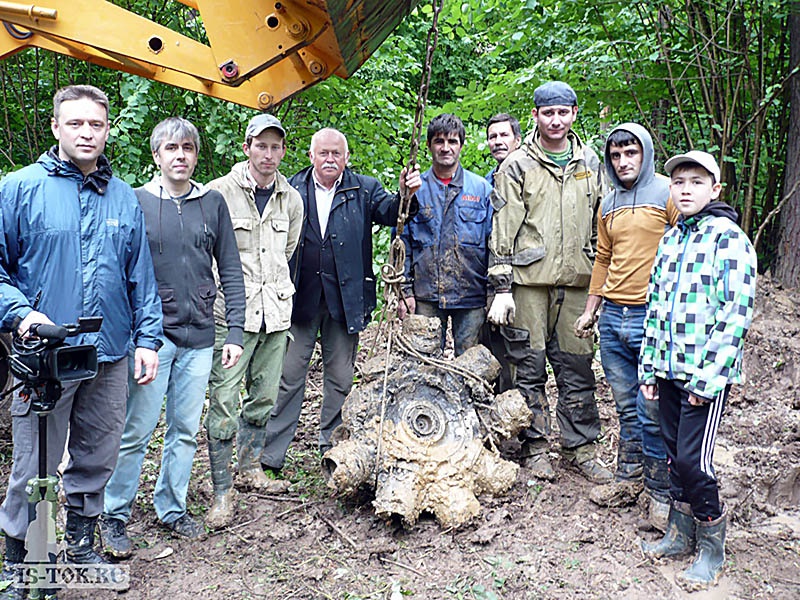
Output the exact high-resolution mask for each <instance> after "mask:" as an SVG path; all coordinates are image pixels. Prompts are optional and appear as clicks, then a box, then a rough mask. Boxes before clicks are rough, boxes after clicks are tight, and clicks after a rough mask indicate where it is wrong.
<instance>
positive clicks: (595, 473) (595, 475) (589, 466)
mask: <svg viewBox="0 0 800 600" xmlns="http://www.w3.org/2000/svg"><path fill="white" fill-rule="evenodd" d="M561 455H562V456H563V457H564V458H565V459H566V460H567V462H568V463H569V464H570V466H572V467H573V468H574V469H575V470H577V471H578V472H579V473H580V474H581V475H583V476H584V477H585V478H586V479H588V480H589V481H591V482H592V483H609V482H611V481H613V480H614V476H613V475H612V474H611V471H609V470H608V469H606V468H605V467H604V466H603V465H601V464H600V463H599V462H597V452H596V450H595V447H594V444H592V443H589V444H584V445H583V446H578V447H577V448H562V449H561Z"/></svg>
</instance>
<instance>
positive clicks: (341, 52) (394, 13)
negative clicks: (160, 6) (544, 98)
mask: <svg viewBox="0 0 800 600" xmlns="http://www.w3.org/2000/svg"><path fill="white" fill-rule="evenodd" d="M178 1H179V2H180V3H181V4H184V5H186V6H188V7H190V8H191V9H193V10H194V19H195V20H196V23H197V24H198V25H201V26H202V28H203V29H204V30H205V37H206V38H207V40H208V41H207V43H202V42H200V41H196V40H194V39H192V38H189V37H187V36H185V35H183V34H181V33H178V32H176V31H173V30H172V29H169V28H168V27H164V26H162V25H159V24H157V23H154V22H153V21H151V20H149V19H147V18H145V17H143V16H140V15H137V14H135V13H133V12H131V11H129V10H126V9H124V8H122V7H121V6H117V5H115V4H112V3H111V2H107V1H105V0H41V3H38V4H29V3H26V2H14V1H2V0H0V21H2V22H3V25H4V27H2V28H0V59H2V58H6V57H8V56H11V55H12V54H15V53H16V52H19V51H20V50H24V49H25V48H30V47H38V48H44V49H47V50H51V51H53V52H58V53H61V54H65V55H68V56H72V57H74V58H77V59H80V60H86V61H89V62H91V63H95V64H98V65H102V66H104V67H110V68H112V69H118V70H121V71H125V72H128V73H133V74H135V75H140V76H142V77H147V78H149V79H154V80H156V81H161V82H163V83H167V84H169V85H174V86H177V87H181V88H184V89H187V90H193V91H195V92H199V93H201V94H206V95H208V96H214V97H215V98H220V99H223V100H227V101H230V102H234V103H236V104H241V105H243V106H249V107H252V108H258V109H260V110H267V109H270V108H274V107H275V106H276V105H278V104H279V103H281V102H282V101H284V100H286V99H287V98H290V97H291V96H293V95H294V94H296V93H298V92H300V91H302V90H304V89H306V88H308V87H310V86H312V85H314V84H315V83H317V82H319V81H321V80H323V79H325V78H327V77H330V76H331V75H337V76H339V77H342V78H347V77H349V76H350V75H352V74H353V73H354V72H355V70H356V69H358V67H360V66H361V65H362V64H363V63H364V61H365V60H366V59H367V58H368V57H369V56H370V55H371V54H372V53H373V52H374V51H375V50H376V49H377V48H378V46H380V44H381V43H382V42H383V41H384V40H385V39H386V38H387V37H388V36H389V34H390V33H391V32H392V31H393V30H394V29H395V28H396V27H397V25H398V24H399V23H400V21H401V20H402V19H403V18H404V17H405V16H407V15H408V13H409V12H410V11H411V10H412V9H413V8H414V6H415V5H416V4H418V2H419V0H327V1H325V0H304V1H300V0H281V1H280V2H275V1H267V0H178Z"/></svg>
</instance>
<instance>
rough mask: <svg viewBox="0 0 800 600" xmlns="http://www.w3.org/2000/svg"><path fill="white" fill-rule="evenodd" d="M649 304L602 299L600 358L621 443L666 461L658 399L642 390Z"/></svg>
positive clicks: (645, 454)
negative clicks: (649, 399)
mask: <svg viewBox="0 0 800 600" xmlns="http://www.w3.org/2000/svg"><path fill="white" fill-rule="evenodd" d="M645 311H646V307H645V306H644V305H642V306H623V305H621V304H615V303H614V302H610V301H609V300H603V311H602V312H601V313H600V322H599V329H600V360H601V361H602V363H603V371H604V372H605V375H606V380H607V381H608V384H609V385H610V386H611V393H612V394H613V396H614V403H615V404H616V407H617V415H618V417H619V439H620V446H621V447H622V446H623V445H624V444H630V445H632V446H635V447H637V448H639V447H640V448H641V450H640V452H641V453H643V454H644V456H648V457H651V458H655V459H659V460H664V459H665V458H666V450H665V449H664V441H663V439H662V437H661V430H660V428H659V422H658V402H647V401H646V400H645V399H644V396H642V393H641V391H640V390H639V372H638V367H639V351H640V349H641V346H642V337H643V336H644V318H645Z"/></svg>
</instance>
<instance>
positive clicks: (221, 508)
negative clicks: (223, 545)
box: [206, 437, 236, 529]
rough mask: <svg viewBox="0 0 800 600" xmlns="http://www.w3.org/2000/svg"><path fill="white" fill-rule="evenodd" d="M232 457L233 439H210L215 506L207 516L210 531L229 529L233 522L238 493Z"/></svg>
mask: <svg viewBox="0 0 800 600" xmlns="http://www.w3.org/2000/svg"><path fill="white" fill-rule="evenodd" d="M232 457H233V438H231V439H229V440H218V439H215V438H211V437H209V438H208V458H209V461H210V463H211V481H212V482H213V484H214V504H213V505H212V506H211V508H210V509H209V511H208V514H206V525H207V526H208V527H209V528H210V529H221V528H222V527H227V526H228V525H230V523H231V521H232V520H233V512H234V507H235V504H236V500H235V498H236V492H235V491H234V489H233V476H232V475H231V459H232Z"/></svg>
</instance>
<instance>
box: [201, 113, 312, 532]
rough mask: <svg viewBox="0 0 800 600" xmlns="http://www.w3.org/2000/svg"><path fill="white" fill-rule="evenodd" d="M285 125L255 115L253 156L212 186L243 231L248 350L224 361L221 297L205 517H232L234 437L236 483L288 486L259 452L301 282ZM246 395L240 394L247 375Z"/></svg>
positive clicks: (216, 522) (249, 136)
mask: <svg viewBox="0 0 800 600" xmlns="http://www.w3.org/2000/svg"><path fill="white" fill-rule="evenodd" d="M285 138H286V132H285V131H284V129H283V126H282V125H281V123H280V121H279V120H278V119H276V118H275V117H274V116H272V115H268V114H260V115H257V116H255V117H253V118H252V119H251V120H250V123H249V124H248V126H247V130H246V133H245V142H244V144H243V146H242V148H243V150H244V153H245V154H246V155H247V158H248V160H246V161H244V162H240V163H238V164H236V165H234V166H233V168H232V169H231V172H230V173H228V174H227V175H225V176H223V177H220V178H219V179H216V180H214V181H212V182H211V183H210V184H209V187H211V188H213V189H216V190H219V191H220V192H221V193H222V195H223V196H224V197H225V201H226V202H227V204H228V209H229V211H230V214H231V221H232V222H233V228H234V231H235V233H236V242H237V244H238V246H239V254H240V257H241V261H242V271H243V273H244V283H245V292H246V294H247V307H246V314H245V325H244V354H243V355H242V358H241V360H240V361H239V363H238V364H237V365H236V367H234V368H231V369H223V368H222V360H221V359H222V356H221V352H222V343H223V342H224V340H225V335H226V327H225V324H224V323H225V321H224V320H223V317H224V308H225V300H224V298H221V297H218V298H217V301H216V303H215V305H214V313H215V318H216V324H217V325H216V329H217V345H216V346H215V351H214V364H213V367H212V370H211V378H210V379H209V409H208V416H207V419H206V431H207V433H208V453H209V457H210V460H211V478H212V481H213V483H214V504H213V506H212V507H211V509H210V510H209V512H208V515H207V516H206V524H207V525H208V526H209V527H211V528H212V529H214V528H220V527H224V526H226V525H228V524H229V523H230V521H231V519H232V517H233V507H234V494H235V492H234V489H233V477H232V475H231V467H230V464H231V456H232V452H233V438H234V436H236V450H237V456H238V461H239V474H238V479H237V485H239V486H240V487H243V488H249V489H258V490H262V491H283V490H285V489H286V487H285V486H286V485H287V483H286V482H285V481H276V480H272V479H270V478H268V477H267V476H266V475H265V473H264V471H263V470H262V469H261V464H260V462H259V456H260V454H261V451H262V449H263V447H264V436H265V425H266V422H267V419H269V415H270V412H271V411H272V407H273V405H274V404H275V398H276V397H277V394H278V383H279V382H280V378H281V370H282V369H283V358H284V355H285V353H286V342H287V334H288V330H289V326H290V325H291V316H292V296H293V295H294V291H295V290H294V285H293V284H292V279H291V277H290V274H289V264H288V261H289V258H290V257H291V256H292V253H293V252H294V250H295V248H296V247H297V241H298V239H299V237H300V230H301V226H302V222H303V201H302V200H301V198H300V194H298V192H297V191H296V190H295V189H294V188H293V187H291V186H290V185H289V182H288V181H287V180H286V178H285V177H284V176H283V175H281V174H280V172H278V167H279V166H280V163H281V160H282V159H283V157H284V155H285V154H286V140H285ZM243 378H244V383H245V393H244V398H243V399H242V402H241V409H240V402H239V395H240V389H241V383H242V379H243Z"/></svg>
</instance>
